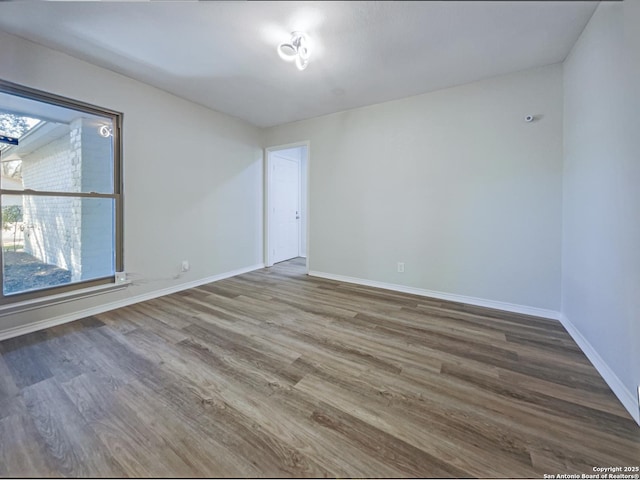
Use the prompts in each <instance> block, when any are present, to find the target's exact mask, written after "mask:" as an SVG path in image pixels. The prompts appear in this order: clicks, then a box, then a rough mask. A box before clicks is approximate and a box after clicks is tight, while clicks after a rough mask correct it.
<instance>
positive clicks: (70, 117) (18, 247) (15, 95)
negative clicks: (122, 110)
mask: <svg viewBox="0 0 640 480" xmlns="http://www.w3.org/2000/svg"><path fill="white" fill-rule="evenodd" d="M121 121H122V115H121V114H119V113H117V112H112V111H109V110H105V109H102V108H99V107H95V106H92V105H87V104H83V103H81V102H77V101H74V100H70V99H67V98H62V97H58V96H55V95H51V94H48V93H45V92H40V91H36V90H33V89H30V88H26V87H22V86H19V85H16V84H13V83H9V82H4V81H1V80H0V167H1V180H2V182H1V185H0V211H1V216H2V241H1V245H2V255H1V256H0V258H1V260H0V261H1V263H2V265H1V268H0V280H1V283H2V288H1V289H0V304H8V303H14V302H17V301H23V300H29V299H33V298H36V297H46V296H48V295H53V294H58V293H62V292H65V291H69V290H76V289H81V288H86V287H90V286H96V285H101V284H108V283H114V281H115V273H116V272H118V271H122V270H123V259H122V191H121V190H122V181H121V165H120V162H121V154H120V153H121V145H120V126H121Z"/></svg>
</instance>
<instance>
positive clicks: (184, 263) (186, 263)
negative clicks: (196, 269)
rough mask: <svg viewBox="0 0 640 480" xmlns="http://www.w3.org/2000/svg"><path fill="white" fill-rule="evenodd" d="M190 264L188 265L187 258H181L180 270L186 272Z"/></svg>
mask: <svg viewBox="0 0 640 480" xmlns="http://www.w3.org/2000/svg"><path fill="white" fill-rule="evenodd" d="M190 268H191V266H190V265H189V260H182V271H183V272H188V271H189V269H190Z"/></svg>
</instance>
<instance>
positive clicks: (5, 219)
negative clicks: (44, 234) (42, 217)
mask: <svg viewBox="0 0 640 480" xmlns="http://www.w3.org/2000/svg"><path fill="white" fill-rule="evenodd" d="M22 219H23V217H22V207H21V206H20V205H8V206H6V207H2V228H3V229H5V230H13V232H12V233H13V250H14V251H15V250H16V249H17V245H16V240H17V236H18V231H23V230H24V226H23V225H22Z"/></svg>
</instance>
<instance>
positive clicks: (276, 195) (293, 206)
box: [271, 153, 300, 263]
mask: <svg viewBox="0 0 640 480" xmlns="http://www.w3.org/2000/svg"><path fill="white" fill-rule="evenodd" d="M271 188H272V190H271V193H272V197H271V198H272V204H271V206H272V212H271V215H272V217H271V218H272V219H273V221H272V224H271V225H272V228H273V230H272V232H271V235H272V236H271V238H272V239H273V247H272V260H273V263H277V262H282V261H284V260H289V259H290V258H295V257H297V256H298V255H299V254H300V251H299V248H300V163H299V162H298V161H296V160H293V159H289V158H285V157H281V156H279V155H278V154H277V153H274V154H273V155H272V156H271Z"/></svg>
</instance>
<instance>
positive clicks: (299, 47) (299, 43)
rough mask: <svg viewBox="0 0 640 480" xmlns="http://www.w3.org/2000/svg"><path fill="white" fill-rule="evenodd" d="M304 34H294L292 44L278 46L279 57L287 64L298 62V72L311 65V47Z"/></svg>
mask: <svg viewBox="0 0 640 480" xmlns="http://www.w3.org/2000/svg"><path fill="white" fill-rule="evenodd" d="M308 43H309V42H308V41H307V38H306V37H305V35H304V33H302V32H292V33H291V40H290V43H281V44H280V45H278V55H280V58H282V59H283V60H286V61H287V62H294V61H295V62H296V67H298V70H304V69H305V68H307V65H309V54H310V52H309V45H308Z"/></svg>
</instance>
